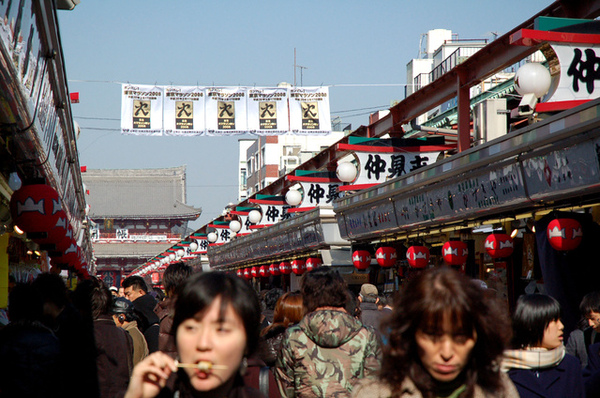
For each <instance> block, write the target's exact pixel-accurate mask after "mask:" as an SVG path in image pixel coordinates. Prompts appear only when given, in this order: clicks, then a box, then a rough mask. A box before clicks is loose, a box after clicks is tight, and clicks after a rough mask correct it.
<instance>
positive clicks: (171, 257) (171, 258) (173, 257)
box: [169, 253, 176, 261]
mask: <svg viewBox="0 0 600 398" xmlns="http://www.w3.org/2000/svg"><path fill="white" fill-rule="evenodd" d="M175 257H176V256H175V253H171V254H169V260H171V261H173V260H175Z"/></svg>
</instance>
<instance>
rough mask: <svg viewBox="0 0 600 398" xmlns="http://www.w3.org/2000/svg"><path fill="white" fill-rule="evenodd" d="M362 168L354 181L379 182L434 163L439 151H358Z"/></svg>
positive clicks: (356, 183) (358, 182)
mask: <svg viewBox="0 0 600 398" xmlns="http://www.w3.org/2000/svg"><path fill="white" fill-rule="evenodd" d="M356 155H357V156H358V162H359V165H360V169H359V171H358V178H357V179H356V181H355V182H354V183H353V184H355V185H358V184H379V183H382V182H385V181H388V180H391V179H394V178H396V177H400V176H401V175H404V174H408V173H410V172H411V171H414V170H417V169H419V168H421V167H424V166H427V165H428V164H432V163H433V162H435V161H436V159H437V157H438V155H439V152H424V153H419V152H402V153H389V152H382V153H367V152H356Z"/></svg>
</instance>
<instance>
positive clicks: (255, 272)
mask: <svg viewBox="0 0 600 398" xmlns="http://www.w3.org/2000/svg"><path fill="white" fill-rule="evenodd" d="M250 276H252V277H253V278H256V277H257V276H258V267H252V268H250Z"/></svg>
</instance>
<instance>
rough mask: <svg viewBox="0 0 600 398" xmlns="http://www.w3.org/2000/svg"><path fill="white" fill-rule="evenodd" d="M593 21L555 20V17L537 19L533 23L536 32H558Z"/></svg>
mask: <svg viewBox="0 0 600 398" xmlns="http://www.w3.org/2000/svg"><path fill="white" fill-rule="evenodd" d="M592 21H593V19H576V18H555V17H537V18H536V19H535V21H533V29H535V30H556V29H560V28H564V27H565V26H571V25H577V24H580V23H586V22H592Z"/></svg>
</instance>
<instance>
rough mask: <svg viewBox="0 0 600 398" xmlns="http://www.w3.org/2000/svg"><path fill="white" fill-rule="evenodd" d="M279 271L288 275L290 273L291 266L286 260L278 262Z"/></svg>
mask: <svg viewBox="0 0 600 398" xmlns="http://www.w3.org/2000/svg"><path fill="white" fill-rule="evenodd" d="M279 272H281V273H282V274H283V275H289V274H291V273H292V266H291V265H290V263H289V262H288V261H282V262H281V263H279Z"/></svg>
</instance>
